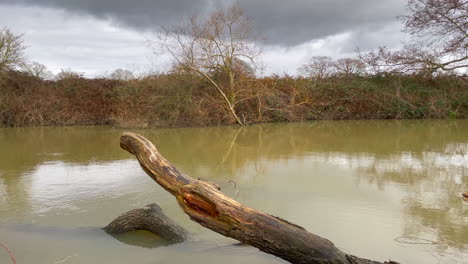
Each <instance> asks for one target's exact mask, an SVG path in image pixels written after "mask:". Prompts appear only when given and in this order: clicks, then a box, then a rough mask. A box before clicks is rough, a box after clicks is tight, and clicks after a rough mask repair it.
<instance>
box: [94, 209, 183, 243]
mask: <svg viewBox="0 0 468 264" xmlns="http://www.w3.org/2000/svg"><path fill="white" fill-rule="evenodd" d="M103 229H104V231H106V232H107V233H109V234H120V233H125V232H129V231H135V230H146V231H149V232H152V233H154V234H155V235H158V236H160V237H162V238H164V239H165V240H167V241H169V242H173V243H179V242H183V241H185V240H187V239H188V238H190V237H191V235H190V233H189V232H187V231H186V230H185V229H184V228H182V227H181V226H179V225H177V224H176V223H175V222H174V221H172V220H171V219H170V218H169V217H167V216H166V215H165V214H164V213H163V211H162V209H161V207H159V206H158V205H157V204H154V203H152V204H148V205H146V206H145V207H143V208H139V209H134V210H131V211H128V212H126V213H124V214H122V215H120V216H119V217H117V218H116V219H114V220H113V221H112V222H111V223H109V224H108V225H107V226H106V227H104V228H103Z"/></svg>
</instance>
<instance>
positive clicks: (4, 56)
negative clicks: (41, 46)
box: [0, 28, 26, 72]
mask: <svg viewBox="0 0 468 264" xmlns="http://www.w3.org/2000/svg"><path fill="white" fill-rule="evenodd" d="M22 37H23V35H16V34H14V33H13V32H11V31H10V30H9V29H8V28H0V72H2V71H6V70H11V69H14V68H16V67H19V66H21V65H22V64H23V63H24V61H25V57H24V50H25V49H26V46H25V45H24V43H23V39H22Z"/></svg>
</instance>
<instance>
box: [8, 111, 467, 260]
mask: <svg viewBox="0 0 468 264" xmlns="http://www.w3.org/2000/svg"><path fill="white" fill-rule="evenodd" d="M123 131H124V130H119V129H114V128H109V127H46V128H2V129H0V243H4V244H7V245H8V246H9V247H10V248H11V250H12V251H13V253H14V254H15V256H16V258H17V261H18V263H57V262H60V261H62V262H61V263H218V262H221V261H222V262H223V263H225V264H229V263H285V262H284V261H282V260H280V259H278V258H275V257H272V256H270V255H267V254H264V253H261V252H258V250H256V249H253V248H246V247H233V246H231V245H230V244H232V243H233V240H231V239H229V238H225V237H223V236H221V235H218V234H216V233H213V232H212V231H210V230H207V229H205V228H203V227H201V226H199V225H197V224H196V223H193V222H191V221H190V220H189V219H188V217H187V216H186V215H184V214H183V213H182V212H181V210H180V209H179V208H178V206H177V204H176V201H175V199H174V198H173V197H171V196H170V195H169V194H168V193H166V192H165V191H164V190H163V189H162V188H161V187H159V186H158V185H157V184H156V183H154V182H152V180H151V179H150V178H149V177H148V176H146V175H145V174H144V172H143V171H142V170H141V169H140V168H139V165H138V163H137V162H136V160H135V159H134V157H133V156H131V155H130V154H128V153H126V152H125V151H123V150H121V149H120V148H119V136H120V134H121V133H122V132H123ZM131 131H133V132H137V133H140V134H142V135H144V136H145V137H147V138H148V139H150V140H151V141H153V142H154V143H155V145H156V146H157V147H158V148H159V150H160V152H161V153H162V154H163V155H164V156H165V157H166V158H167V159H168V160H170V161H171V162H172V163H173V164H175V165H176V166H177V167H178V168H180V169H181V170H182V171H184V172H185V173H187V174H188V175H191V176H192V177H195V178H197V177H202V178H205V179H209V180H211V181H214V182H216V183H218V184H219V185H220V186H221V187H222V189H223V191H224V192H226V193H227V194H228V195H230V196H231V197H234V198H235V199H237V200H239V201H240V202H242V203H244V204H246V205H248V206H250V207H253V208H256V209H258V210H261V211H264V212H268V213H270V214H274V215H277V216H280V217H282V218H285V219H288V220H290V221H292V222H295V223H297V224H299V225H302V226H304V227H305V228H306V229H307V230H309V231H311V232H313V233H315V234H318V235H320V236H323V237H326V238H328V239H330V240H331V241H333V242H334V243H335V245H337V246H338V247H339V248H341V249H342V250H344V251H346V252H350V253H353V254H355V255H358V256H361V257H367V258H371V259H376V260H388V259H392V260H397V261H400V262H401V263H467V259H468V228H467V226H468V203H467V202H463V201H462V200H461V199H460V193H461V192H463V191H468V120H458V121H445V120H444V121H439V120H429V121H414V120H410V121H320V122H307V123H290V124H261V125H255V126H249V127H244V128H240V127H235V126H234V127H215V128H182V129H148V130H131ZM152 202H156V203H158V204H159V205H160V206H161V207H162V208H163V209H164V210H165V212H166V213H167V214H168V215H169V216H170V217H171V218H173V219H174V220H175V221H176V222H178V223H180V224H181V225H182V226H184V227H186V228H187V229H188V230H190V231H192V232H193V233H194V234H195V236H196V237H197V241H193V242H186V243H182V244H178V245H167V244H166V243H164V241H161V240H160V239H159V238H157V237H155V236H152V235H150V234H147V233H145V232H135V233H131V234H126V235H123V236H119V237H112V236H109V235H107V234H105V233H104V232H102V231H100V230H99V227H102V226H104V225H106V224H107V223H108V222H109V221H111V220H112V219H113V218H114V217H116V216H117V215H119V214H121V213H123V212H125V211H128V210H130V209H133V208H137V207H142V206H144V205H146V204H149V203H152ZM0 263H9V258H8V255H7V253H6V252H5V251H4V250H1V249H0Z"/></svg>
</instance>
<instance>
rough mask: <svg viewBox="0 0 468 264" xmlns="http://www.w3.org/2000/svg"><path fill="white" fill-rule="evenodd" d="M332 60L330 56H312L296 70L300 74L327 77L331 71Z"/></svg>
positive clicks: (320, 77)
mask: <svg viewBox="0 0 468 264" xmlns="http://www.w3.org/2000/svg"><path fill="white" fill-rule="evenodd" d="M333 65H334V62H333V60H332V59H331V58H330V57H326V56H314V57H312V58H310V59H309V62H307V63H305V64H304V65H302V66H301V67H300V68H299V69H298V71H299V73H300V74H303V75H306V76H309V77H313V78H317V79H323V78H326V77H329V76H330V75H331V74H332V73H333Z"/></svg>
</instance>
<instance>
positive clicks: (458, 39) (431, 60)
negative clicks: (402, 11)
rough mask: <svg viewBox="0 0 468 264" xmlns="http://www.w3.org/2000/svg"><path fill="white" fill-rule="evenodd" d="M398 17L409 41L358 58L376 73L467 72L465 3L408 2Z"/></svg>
mask: <svg viewBox="0 0 468 264" xmlns="http://www.w3.org/2000/svg"><path fill="white" fill-rule="evenodd" d="M407 12H408V13H407V14H406V15H404V16H401V17H400V20H401V21H402V22H403V24H404V26H405V31H406V32H407V33H409V34H410V36H411V37H412V40H411V41H410V42H409V43H406V44H405V45H404V47H403V48H402V49H401V50H398V51H390V50H389V49H387V48H386V47H381V48H379V49H378V50H377V51H371V52H368V53H365V54H361V58H362V59H363V60H365V61H366V62H367V63H369V65H371V66H372V67H373V68H374V70H376V71H392V72H400V73H412V72H425V73H427V74H432V73H434V72H436V71H438V70H440V71H453V70H456V69H461V68H465V69H466V68H468V1H467V0H446V1H440V0H408V3H407Z"/></svg>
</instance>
